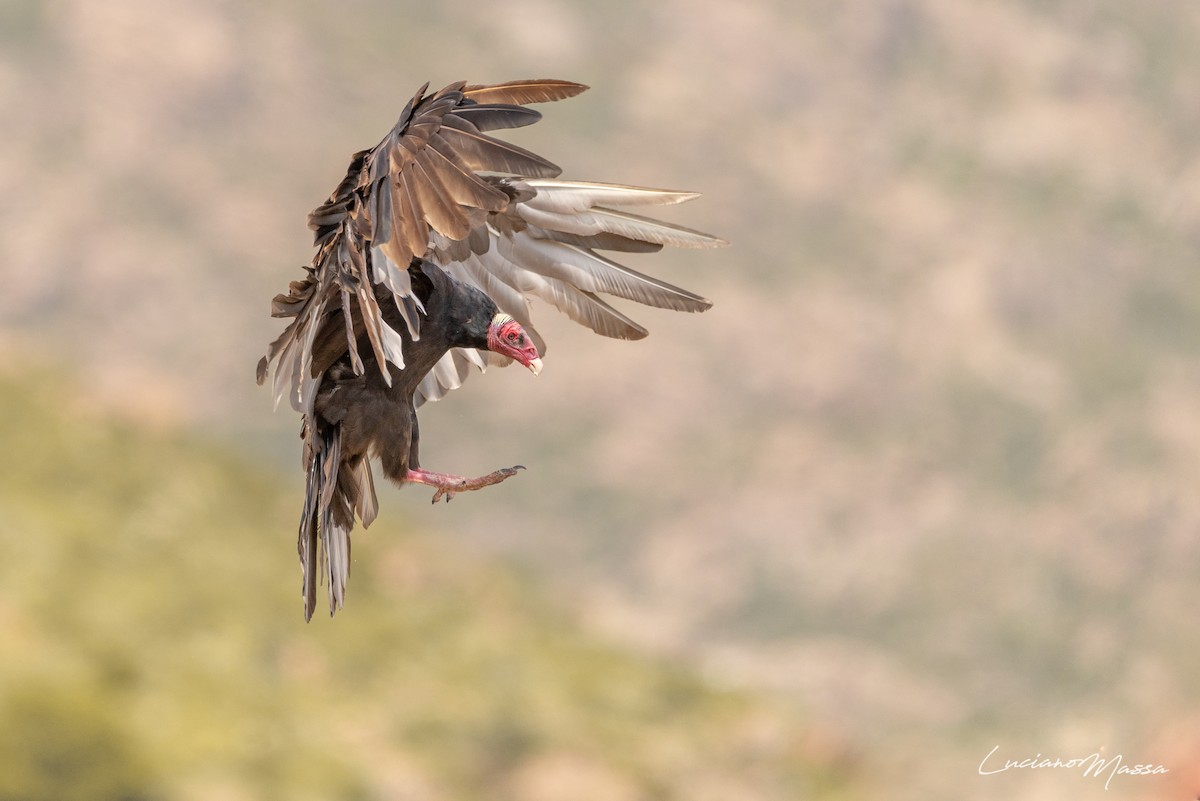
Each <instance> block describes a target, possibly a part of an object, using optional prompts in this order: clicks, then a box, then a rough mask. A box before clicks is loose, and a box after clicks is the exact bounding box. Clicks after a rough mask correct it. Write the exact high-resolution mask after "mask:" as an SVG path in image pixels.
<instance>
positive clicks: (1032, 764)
mask: <svg viewBox="0 0 1200 801" xmlns="http://www.w3.org/2000/svg"><path fill="white" fill-rule="evenodd" d="M999 750H1000V746H996V747H995V748H993V749H992V750H991V751H989V752H988V755H987V756H985V757H984V758H983V761H982V762H980V763H979V775H980V776H991V775H992V774H995V773H1003V772H1004V771H1006V770H1018V769H1022V768H1028V769H1037V768H1066V769H1068V770H1078V771H1082V775H1084V776H1087V777H1091V778H1103V779H1104V789H1105V790H1107V789H1108V786H1109V784H1111V783H1112V780H1113V777H1114V776H1153V775H1155V774H1159V773H1169V772H1170V770H1169V769H1168V768H1164V767H1163V766H1162V765H1156V764H1154V763H1152V762H1146V763H1138V764H1126V763H1125V757H1124V756H1123V755H1122V754H1117V755H1116V756H1112V757H1103V756H1101V755H1100V752H1099V751H1097V752H1095V753H1093V754H1088V755H1087V756H1082V757H1075V758H1073V759H1063V758H1061V757H1045V756H1042V755H1041V754H1038V755H1037V756H1033V757H1028V758H1026V759H1005V760H1003V761H1001V760H1000V759H999V758H997V757H996V752H997V751H999Z"/></svg>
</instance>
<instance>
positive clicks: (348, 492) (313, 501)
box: [297, 425, 378, 621]
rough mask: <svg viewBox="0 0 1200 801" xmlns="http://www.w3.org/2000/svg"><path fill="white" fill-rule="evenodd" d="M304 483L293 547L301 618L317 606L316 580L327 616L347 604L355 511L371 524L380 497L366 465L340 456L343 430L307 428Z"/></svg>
mask: <svg viewBox="0 0 1200 801" xmlns="http://www.w3.org/2000/svg"><path fill="white" fill-rule="evenodd" d="M304 435H305V438H306V443H305V455H306V461H307V465H306V468H307V470H306V475H307V486H306V487H305V493H304V512H303V514H302V515H301V518H300V531H299V538H298V542H297V551H298V553H299V555H300V568H301V572H302V574H303V584H302V590H303V596H304V619H305V620H306V621H308V620H311V619H312V616H313V612H314V611H316V605H317V583H318V581H320V582H321V583H324V584H325V585H326V590H327V595H328V598H329V614H330V616H333V615H334V614H336V613H337V610H339V609H341V608H342V606H343V605H344V603H345V595H346V583H347V581H348V580H349V578H350V532H351V530H353V528H354V517H355V513H356V512H357V513H358V516H359V517H361V518H362V520H363V525H364V527H365V526H369V525H370V524H371V522H372V521H373V520H374V519H375V512H376V509H377V508H378V501H377V500H376V497H375V485H374V480H373V478H372V476H371V466H370V463H369V462H368V461H367V459H366V458H365V457H364V456H361V455H358V456H354V457H352V458H349V459H345V460H343V457H342V447H341V429H340V428H339V427H338V426H336V425H333V426H320V430H319V431H314V430H313V427H312V426H310V425H306V426H305V430H304Z"/></svg>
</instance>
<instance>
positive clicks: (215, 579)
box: [0, 372, 852, 801]
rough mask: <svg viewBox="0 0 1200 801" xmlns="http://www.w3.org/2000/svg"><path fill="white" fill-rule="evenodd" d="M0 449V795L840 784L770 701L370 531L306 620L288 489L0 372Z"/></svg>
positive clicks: (409, 539) (795, 794)
mask: <svg viewBox="0 0 1200 801" xmlns="http://www.w3.org/2000/svg"><path fill="white" fill-rule="evenodd" d="M0 439H2V441H4V442H5V443H6V445H7V452H8V454H9V458H7V459H5V460H3V463H2V466H0V508H2V509H3V510H4V515H3V519H4V523H3V528H2V529H0V551H2V552H3V553H4V554H5V558H4V559H3V561H2V563H0V635H2V636H3V639H4V640H5V642H6V643H7V647H6V651H7V652H8V654H9V655H10V656H9V658H6V659H5V660H4V661H3V663H0V798H4V799H6V800H7V799H12V801H40V800H41V799H46V801H50V800H51V799H54V801H74V799H80V801H84V800H85V799H86V800H87V801H141V800H143V799H144V800H145V801H153V800H154V799H160V798H161V799H168V798H180V799H189V798H212V797H216V796H221V797H226V798H288V799H309V798H311V799H373V798H393V797H396V796H397V795H402V796H404V797H415V798H450V799H456V798H464V799H465V798H481V797H485V796H486V797H490V798H500V799H503V798H525V797H535V798H536V797H560V796H558V795H557V791H556V790H555V787H556V785H555V782H560V783H561V782H562V781H563V779H562V778H561V777H560V776H559V774H560V773H561V772H562V770H561V768H560V767H555V766H561V765H568V766H569V767H570V770H569V773H570V774H571V775H578V780H577V785H578V786H577V788H576V789H577V790H578V792H579V795H578V796H577V797H581V798H588V797H595V796H597V795H604V796H607V797H611V795H610V793H611V792H616V793H617V797H629V798H651V797H652V798H664V799H670V798H685V797H686V798H691V797H695V795H694V791H696V790H698V789H699V788H701V787H704V786H706V785H710V784H711V783H713V782H717V783H719V784H721V785H722V786H729V787H731V788H739V792H744V793H745V794H746V795H743V796H742V797H749V796H750V795H752V796H753V797H757V798H767V799H770V798H779V799H785V798H786V799H795V798H801V797H804V796H806V795H808V794H809V793H810V792H815V791H817V790H820V791H821V792H822V793H823V794H824V793H827V792H834V793H835V794H843V793H846V792H848V789H847V788H849V787H850V784H849V781H850V779H851V775H852V760H851V759H850V756H849V755H848V754H847V753H845V752H844V751H843V750H841V749H839V748H838V747H832V749H831V747H830V746H829V744H828V743H830V742H835V740H830V739H828V738H824V737H822V736H821V735H820V733H815V732H812V731H808V730H805V729H804V728H802V727H801V726H799V725H798V724H797V723H796V722H795V719H794V718H793V717H792V716H791V715H790V714H788V713H787V712H786V711H785V710H781V709H773V708H770V707H768V706H766V705H764V704H763V703H762V702H758V701H754V700H753V699H751V698H749V697H746V696H743V695H740V694H735V693H731V692H722V691H717V690H714V689H712V688H710V687H708V686H706V685H705V684H704V683H703V682H702V681H700V680H699V679H697V678H696V677H695V676H693V675H691V674H689V673H686V672H684V671H682V670H680V669H678V668H676V667H672V666H670V665H665V664H658V663H654V662H651V661H647V660H646V659H644V658H637V657H634V656H631V655H629V654H627V653H624V652H621V651H619V650H617V649H615V648H613V647H611V646H608V645H605V644H602V643H599V642H597V641H596V640H594V639H592V638H589V637H588V636H586V635H584V634H582V633H580V632H579V631H577V630H576V626H575V625H574V624H573V623H572V621H571V620H569V619H568V618H566V617H565V616H564V615H563V614H562V613H560V612H557V611H555V610H553V609H552V608H551V607H549V606H547V605H546V603H545V602H544V600H543V599H542V598H541V597H540V595H539V594H538V593H537V591H535V590H534V589H531V588H530V587H529V586H528V581H527V579H525V578H523V577H521V576H519V575H516V574H513V573H511V572H508V571H506V570H504V569H501V568H499V567H496V566H493V565H489V564H487V563H485V562H481V561H478V560H475V559H471V558H468V557H466V556H464V555H462V554H459V553H455V552H453V551H451V550H449V549H447V548H445V547H444V546H440V545H437V544H435V543H433V542H431V541H427V540H424V539H421V538H419V537H415V536H413V535H411V534H405V533H403V532H400V531H397V530H395V529H393V530H388V529H386V528H385V527H384V525H383V523H384V521H381V524H380V525H379V526H377V527H376V528H374V529H372V530H371V531H370V533H369V534H362V533H360V534H359V535H358V536H357V537H356V549H357V553H358V554H359V556H360V559H359V561H358V562H357V563H356V565H355V571H354V575H353V577H352V582H351V595H350V598H349V605H348V606H347V608H346V609H345V610H344V611H343V612H342V613H341V614H340V615H339V616H338V617H337V618H336V619H335V620H333V621H328V620H323V619H318V620H317V621H315V622H314V623H313V624H311V625H305V624H304V623H303V618H302V615H301V612H300V598H299V594H298V591H299V572H298V566H297V564H296V562H295V559H296V557H295V554H294V550H293V545H292V541H291V536H292V527H293V524H294V519H293V518H294V512H295V509H294V508H293V507H294V506H295V505H296V502H298V499H297V497H296V496H295V493H293V492H291V491H288V490H284V489H283V488H282V487H281V484H280V483H279V482H278V481H277V479H276V477H275V476H274V475H271V474H264V473H263V472H262V471H261V470H260V469H258V468H256V467H255V466H253V465H251V464H247V463H246V462H243V461H239V460H237V459H235V458H232V457H230V456H229V455H227V454H225V453H222V452H220V451H219V450H216V449H214V448H212V447H210V446H205V445H200V444H197V443H196V442H195V441H192V440H189V439H187V438H184V437H181V436H178V435H176V434H174V433H171V432H167V431H153V430H149V427H147V426H142V425H139V424H137V423H136V421H125V422H118V421H113V420H108V419H105V418H104V417H102V416H100V415H98V414H97V413H96V412H95V411H94V409H92V408H89V405H88V404H87V403H86V401H85V399H84V398H81V397H79V396H77V395H75V394H74V393H73V392H72V391H71V390H70V388H69V387H68V386H67V385H66V384H65V383H64V382H62V381H60V380H58V379H56V378H54V377H52V376H50V375H48V374H37V373H32V374H31V373H29V372H24V373H15V372H9V373H7V374H5V375H4V376H2V377H0ZM539 793H540V794H541V795H539ZM531 794H532V795H531Z"/></svg>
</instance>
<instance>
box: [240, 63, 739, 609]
mask: <svg viewBox="0 0 1200 801" xmlns="http://www.w3.org/2000/svg"><path fill="white" fill-rule="evenodd" d="M428 87H429V85H428V84H426V85H425V86H423V87H421V89H420V90H419V91H418V92H417V94H416V95H415V96H414V97H413V99H412V100H411V101H410V102H409V103H408V105H407V106H405V107H404V110H403V111H402V112H401V113H400V119H399V120H398V121H397V122H396V124H395V126H394V127H393V128H392V129H391V130H390V131H389V132H388V134H387V135H386V136H385V137H384V138H383V140H382V141H381V142H380V143H379V144H377V145H376V146H375V147H372V148H370V149H369V150H363V151H360V152H358V153H355V154H354V156H353V157H352V158H351V160H350V167H349V169H348V170H347V171H346V177H345V178H343V179H342V181H341V183H339V184H338V186H337V188H336V189H334V191H333V194H331V195H330V196H329V199H328V200H326V201H325V202H324V203H322V204H321V205H320V206H318V207H317V208H316V209H315V210H314V211H313V212H312V213H311V214H310V215H309V217H308V225H309V228H311V229H312V230H313V231H314V239H315V247H316V251H317V252H316V255H315V256H314V257H313V260H312V263H311V265H309V266H308V267H306V268H305V274H304V276H303V277H302V278H300V279H299V280H297V281H293V282H292V284H291V286H290V287H289V290H288V292H287V293H285V294H280V295H277V296H276V297H275V300H274V303H273V304H272V315H273V316H275V317H282V318H286V319H289V320H290V322H289V323H288V324H287V327H286V328H285V329H284V331H283V333H282V334H281V335H280V336H279V338H278V339H276V340H275V341H274V342H272V343H271V345H270V347H269V349H268V352H267V355H266V356H265V357H263V359H262V360H261V361H260V362H259V365H258V382H259V383H260V384H262V383H263V382H264V381H266V379H267V377H268V373H269V372H270V373H271V374H272V375H271V386H272V390H273V393H274V399H275V404H276V406H278V404H279V401H280V399H282V398H283V397H284V396H285V395H286V396H287V398H288V400H289V402H290V403H291V405H292V407H293V408H294V409H295V410H296V411H298V412H300V413H301V415H303V423H302V428H301V436H302V438H303V442H304V448H303V450H304V453H303V460H302V464H303V468H304V472H305V476H306V490H305V497H304V508H303V512H302V513H301V517H300V536H299V552H300V563H301V566H302V570H303V597H304V616H305V619H306V620H308V619H311V617H312V614H313V610H314V608H315V606H316V600H317V583H318V581H321V582H323V583H324V584H326V586H327V590H328V598H329V611H330V614H331V615H332V614H334V613H335V612H336V611H337V610H338V609H339V608H341V606H342V603H343V598H344V595H345V590H346V580H347V577H348V575H349V571H350V531H351V529H352V528H353V527H354V520H355V517H357V518H358V519H360V520H361V521H362V524H363V526H364V527H366V526H369V525H370V524H371V522H372V521H373V520H374V519H375V515H376V512H377V510H378V503H377V501H376V496H375V482H374V478H373V477H372V473H371V464H370V460H371V459H372V458H375V459H378V461H379V464H380V467H381V468H382V470H383V474H384V475H385V476H387V477H388V478H389V479H391V480H392V481H393V482H395V483H396V484H397V485H403V484H408V483H417V484H425V485H427V486H431V487H434V488H436V493H435V494H434V496H433V500H434V502H435V503H436V502H437V501H438V500H439V499H441V498H443V497H444V498H445V499H446V500H449V499H450V498H451V497H453V496H454V494H455V493H458V492H463V491H467V490H477V489H480V488H482V487H486V486H490V485H492V484H496V483H499V482H500V481H503V480H504V479H506V478H508V477H510V476H512V475H513V474H514V473H515V472H516V471H517V469H519V466H518V467H513V468H505V469H501V470H497V471H495V472H493V473H490V474H488V475H485V476H480V477H477V478H464V477H461V476H454V475H449V474H446V473H437V472H432V471H429V470H425V469H423V468H422V467H421V465H420V462H419V460H418V451H417V442H418V437H417V414H416V410H417V407H419V406H420V405H421V404H422V403H424V402H425V401H431V400H438V399H439V398H441V397H442V396H443V395H445V394H446V392H448V391H449V390H452V389H455V388H457V387H458V386H460V385H461V384H462V382H463V380H464V379H465V378H466V376H467V373H468V372H469V370H470V368H471V367H476V368H478V369H480V370H483V369H484V368H485V367H486V366H488V365H505V364H510V363H511V362H513V361H517V362H519V363H520V364H522V365H524V366H525V367H527V368H529V370H530V371H531V372H533V374H534V375H537V374H538V373H539V372H540V371H541V368H542V361H541V358H540V356H541V354H543V353H545V346H544V344H543V342H542V339H541V337H540V336H539V335H538V332H537V330H536V329H534V327H533V325H532V324H531V322H530V300H531V299H532V298H537V299H539V300H542V301H545V302H546V303H549V304H550V305H552V306H554V307H556V308H557V309H558V310H559V311H562V312H564V313H565V314H567V315H568V316H569V317H570V318H571V319H572V320H575V321H576V322H578V323H581V324H582V325H586V326H587V327H588V328H590V329H592V330H593V331H595V332H596V333H598V334H602V335H604V336H608V337H616V338H619V339H640V338H642V337H644V336H645V335H646V330H645V329H644V328H642V327H641V326H640V325H638V324H637V323H635V322H634V321H633V320H631V319H630V318H629V317H626V316H625V315H624V314H623V313H621V312H620V311H618V310H617V309H615V308H614V307H613V306H610V305H609V304H608V303H606V302H605V301H604V300H602V299H601V297H600V295H602V294H603V295H612V296H615V297H618V298H624V299H626V300H631V301H636V302H638V303H642V304H645V305H648V306H655V307H658V308H665V309H674V310H676V311H688V312H699V311H703V310H705V309H707V308H709V306H710V305H711V303H710V302H709V301H707V300H705V299H704V298H702V297H700V296H699V295H695V294H693V293H691V292H688V291H687V290H684V289H680V288H679V287H675V286H672V285H670V284H668V283H665V282H663V281H659V280H657V279H655V278H652V277H650V276H648V275H644V274H642V273H639V272H637V271H635V270H631V269H629V268H627V267H624V266H622V265H621V264H618V263H617V262H616V261H614V260H612V259H611V258H609V257H608V256H606V255H603V254H602V251H603V252H617V253H621V252H625V253H645V252H653V251H657V250H660V249H661V248H662V246H663V245H672V246H678V247H690V248H706V247H714V246H718V245H723V244H725V242H724V241H722V240H720V239H717V238H715V237H712V236H709V235H707V234H703V233H700V232H698V231H693V230H690V229H687V228H683V227H680V226H677V225H671V224H668V223H664V222H659V221H657V220H653V219H650V218H648V217H645V216H642V215H640V214H636V213H633V212H630V211H627V210H624V209H628V208H630V207H640V206H662V205H670V204H674V203H681V202H683V201H685V200H690V199H692V198H694V197H696V194H694V193H691V192H677V191H670V190H663V189H647V188H643V187H636V186H624V185H620V184H606V183H593V182H587V181H565V180H560V179H558V177H557V176H558V175H559V172H560V170H559V168H558V167H556V166H555V165H554V164H552V163H550V162H549V161H547V160H546V159H544V158H542V157H540V156H538V155H535V154H534V153H531V152H529V151H528V150H525V149H523V148H520V147H517V146H515V145H512V144H509V143H507V142H504V141H502V140H500V139H497V138H495V137H493V136H490V135H489V134H488V133H487V132H489V131H494V130H497V129H502V128H518V127H521V126H524V125H529V124H531V123H534V122H536V121H537V120H539V119H540V118H541V115H540V114H539V113H538V112H537V111H534V110H532V109H530V108H526V105H527V104H530V103H542V102H547V101H552V100H562V99H565V98H569V97H573V96H574V95H577V94H579V93H580V92H582V91H584V90H585V89H586V88H587V87H586V86H583V85H581V84H577V83H571V82H568V81H559V80H528V81H513V82H510V83H502V84H497V85H494V86H478V85H468V84H466V83H465V82H461V83H454V84H451V85H450V86H447V87H446V88H445V89H442V90H441V91H438V92H433V93H427V90H428ZM272 366H273V369H272Z"/></svg>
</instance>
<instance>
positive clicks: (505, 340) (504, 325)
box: [487, 312, 542, 375]
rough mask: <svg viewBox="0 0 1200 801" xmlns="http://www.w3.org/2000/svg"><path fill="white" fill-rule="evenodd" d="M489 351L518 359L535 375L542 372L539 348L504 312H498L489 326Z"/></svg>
mask: <svg viewBox="0 0 1200 801" xmlns="http://www.w3.org/2000/svg"><path fill="white" fill-rule="evenodd" d="M487 344H488V350H490V351H491V352H492V353H499V354H501V355H502V356H508V357H510V358H512V359H516V360H517V361H518V362H520V363H521V364H523V365H525V366H526V367H528V368H529V371H530V372H531V373H533V374H534V375H537V374H538V373H540V372H542V360H541V359H540V358H538V352H537V347H536V346H535V345H534V344H533V341H532V340H531V339H530V338H529V335H528V334H526V333H525V329H524V328H522V327H521V324H520V323H518V322H517V321H516V320H514V319H513V318H511V317H509V316H508V315H507V314H504V313H503V312H497V313H496V316H495V317H493V318H492V324H491V325H490V326H488V336H487Z"/></svg>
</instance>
